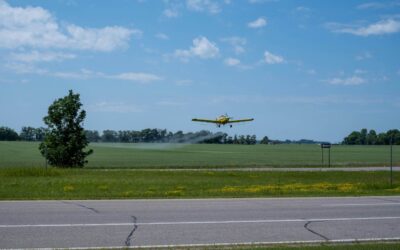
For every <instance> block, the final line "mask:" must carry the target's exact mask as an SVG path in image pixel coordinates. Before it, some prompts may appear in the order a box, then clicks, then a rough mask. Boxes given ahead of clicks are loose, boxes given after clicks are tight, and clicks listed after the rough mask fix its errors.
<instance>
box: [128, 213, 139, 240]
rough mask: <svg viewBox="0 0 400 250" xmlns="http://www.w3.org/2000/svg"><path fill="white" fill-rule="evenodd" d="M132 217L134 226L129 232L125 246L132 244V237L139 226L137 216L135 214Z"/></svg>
mask: <svg viewBox="0 0 400 250" xmlns="http://www.w3.org/2000/svg"><path fill="white" fill-rule="evenodd" d="M131 217H132V219H133V228H132V230H131V232H130V233H129V235H128V237H126V240H125V246H127V247H129V246H130V245H131V241H132V238H133V233H134V232H135V231H136V229H137V228H138V225H137V224H136V222H137V218H136V217H135V216H131Z"/></svg>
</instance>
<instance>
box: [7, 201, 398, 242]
mask: <svg viewBox="0 0 400 250" xmlns="http://www.w3.org/2000/svg"><path fill="white" fill-rule="evenodd" d="M376 238H380V239H381V238H386V239H389V238H390V239H392V238H393V239H395V238H400V196H395V197H394V196H391V197H364V198H281V199H278V198H267V199H203V200H201V199H200V200H189V199H186V200H104V201H14V202H13V201H3V202H0V248H68V247H71V248H73V247H79V248H85V247H118V246H121V247H123V246H156V245H187V244H221V243H250V242H287V241H337V240H345V241H346V240H355V239H358V240H369V239H376Z"/></svg>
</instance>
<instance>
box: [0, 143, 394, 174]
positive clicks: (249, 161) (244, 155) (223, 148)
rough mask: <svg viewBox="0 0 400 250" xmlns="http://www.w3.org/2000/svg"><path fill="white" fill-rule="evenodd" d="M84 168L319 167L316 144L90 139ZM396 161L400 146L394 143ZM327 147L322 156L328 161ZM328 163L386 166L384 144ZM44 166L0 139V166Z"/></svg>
mask: <svg viewBox="0 0 400 250" xmlns="http://www.w3.org/2000/svg"><path fill="white" fill-rule="evenodd" d="M90 147H91V148H93V149H94V154H93V155H91V156H89V158H88V159H89V164H88V165H87V167H88V168H169V167H170V168H211V167H268V166H269V167H303V166H308V167H313V166H316V167H317V166H321V149H320V147H319V145H210V144H153V143H148V144H123V143H93V144H91V145H90ZM393 154H394V164H395V165H400V146H395V147H394V152H393ZM327 156H328V155H327V152H326V153H325V160H327ZM331 164H332V165H333V166H387V165H389V146H342V145H337V146H336V145H334V146H332V149H331ZM38 166H44V158H43V157H42V156H41V155H40V153H39V150H38V143H36V142H0V167H38Z"/></svg>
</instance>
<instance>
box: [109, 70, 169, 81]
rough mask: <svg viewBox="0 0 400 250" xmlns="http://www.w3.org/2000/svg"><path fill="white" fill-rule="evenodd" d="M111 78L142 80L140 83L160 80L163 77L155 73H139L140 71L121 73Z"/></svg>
mask: <svg viewBox="0 0 400 250" xmlns="http://www.w3.org/2000/svg"><path fill="white" fill-rule="evenodd" d="M111 78H114V79H120V80H127V81H134V82H140V83H149V82H153V81H159V80H161V79H162V78H161V77H159V76H157V75H154V74H147V73H138V72H128V73H122V74H119V75H115V76H111Z"/></svg>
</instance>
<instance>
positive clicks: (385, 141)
mask: <svg viewBox="0 0 400 250" xmlns="http://www.w3.org/2000/svg"><path fill="white" fill-rule="evenodd" d="M85 133H86V137H87V138H88V140H89V141H90V142H120V143H147V142H150V143H210V144H246V145H253V144H258V143H260V144H320V143H327V142H321V141H314V140H308V139H301V140H271V139H269V138H268V136H264V137H263V138H262V139H261V140H257V138H256V136H255V135H234V136H229V135H228V134H226V133H222V132H217V133H213V132H210V131H207V130H201V131H198V132H188V133H184V132H182V131H177V132H175V133H174V132H171V131H168V130H166V129H155V128H154V129H150V128H147V129H143V130H119V131H115V130H104V131H103V132H102V133H100V132H99V131H97V130H86V131H85ZM45 135H46V128H43V127H40V128H34V127H23V128H22V129H21V132H20V133H17V132H16V131H15V130H13V129H11V128H8V127H0V141H43V140H44V138H45ZM391 138H392V140H393V144H395V145H400V131H399V130H398V129H392V130H388V131H387V132H386V133H385V132H383V133H379V134H377V133H376V132H375V130H373V129H371V130H369V131H368V130H367V129H361V131H353V132H352V133H350V134H349V135H348V136H347V137H345V138H344V139H343V141H342V144H344V145H389V144H390V140H391Z"/></svg>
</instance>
